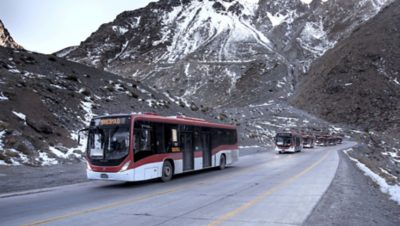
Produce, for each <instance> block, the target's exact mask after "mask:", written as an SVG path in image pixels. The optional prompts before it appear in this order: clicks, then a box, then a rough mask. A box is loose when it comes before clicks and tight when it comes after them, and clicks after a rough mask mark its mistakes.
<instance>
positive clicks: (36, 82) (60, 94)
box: [0, 47, 207, 165]
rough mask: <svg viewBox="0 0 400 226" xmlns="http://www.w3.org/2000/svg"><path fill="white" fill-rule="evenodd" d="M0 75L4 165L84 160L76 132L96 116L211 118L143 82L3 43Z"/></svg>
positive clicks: (0, 154) (0, 142)
mask: <svg viewBox="0 0 400 226" xmlns="http://www.w3.org/2000/svg"><path fill="white" fill-rule="evenodd" d="M0 75H1V76H0V106H1V107H0V164H14V165H18V164H28V165H46V164H55V163H57V162H60V161H64V159H69V160H74V159H80V158H81V156H82V152H83V151H84V147H83V145H82V146H78V144H77V141H76V138H77V135H76V132H77V130H79V129H81V128H84V127H85V126H87V125H88V122H89V120H90V119H91V117H93V115H102V114H113V113H129V112H157V113H160V114H163V115H176V114H177V113H183V114H186V115H191V116H201V117H207V116H204V115H203V114H202V113H200V110H199V111H198V112H194V111H191V110H190V109H189V108H184V107H181V106H179V105H178V104H177V103H175V100H173V99H169V98H167V97H165V96H164V95H160V94H158V93H154V92H153V91H152V90H151V89H149V88H147V87H146V86H145V85H143V84H141V83H140V82H135V81H132V79H129V80H128V79H125V78H123V77H120V76H118V75H115V74H111V73H107V72H104V71H100V70H96V69H94V68H90V67H87V66H84V65H81V64H78V63H74V62H70V61H67V60H64V59H61V58H58V57H56V56H53V55H42V54H38V53H32V52H28V51H25V50H16V49H11V48H3V47H0ZM83 143H84V142H82V144H83Z"/></svg>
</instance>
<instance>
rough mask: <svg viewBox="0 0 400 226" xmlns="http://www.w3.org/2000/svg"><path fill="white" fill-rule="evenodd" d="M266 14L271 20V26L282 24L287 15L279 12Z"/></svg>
mask: <svg viewBox="0 0 400 226" xmlns="http://www.w3.org/2000/svg"><path fill="white" fill-rule="evenodd" d="M267 16H268V19H269V20H270V21H271V23H272V26H273V27H275V26H278V25H280V24H282V23H283V22H285V20H286V18H287V17H288V15H282V14H279V13H278V14H275V15H272V14H271V13H270V12H267Z"/></svg>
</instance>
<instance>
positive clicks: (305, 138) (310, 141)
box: [303, 135, 315, 148]
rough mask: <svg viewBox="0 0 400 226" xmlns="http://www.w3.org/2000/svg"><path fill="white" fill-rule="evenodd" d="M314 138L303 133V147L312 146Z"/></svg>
mask: <svg viewBox="0 0 400 226" xmlns="http://www.w3.org/2000/svg"><path fill="white" fill-rule="evenodd" d="M314 140H315V137H314V136H312V135H303V148H314Z"/></svg>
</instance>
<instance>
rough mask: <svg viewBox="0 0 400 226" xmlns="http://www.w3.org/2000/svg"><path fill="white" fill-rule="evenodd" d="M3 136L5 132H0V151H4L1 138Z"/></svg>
mask: <svg viewBox="0 0 400 226" xmlns="http://www.w3.org/2000/svg"><path fill="white" fill-rule="evenodd" d="M4 134H6V131H5V130H3V131H0V151H2V150H3V149H4V144H3V136H4Z"/></svg>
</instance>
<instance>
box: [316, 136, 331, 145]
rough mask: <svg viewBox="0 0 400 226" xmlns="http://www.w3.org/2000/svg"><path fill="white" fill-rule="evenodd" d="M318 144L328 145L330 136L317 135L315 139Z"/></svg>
mask: <svg viewBox="0 0 400 226" xmlns="http://www.w3.org/2000/svg"><path fill="white" fill-rule="evenodd" d="M315 144H316V145H317V146H328V144H329V138H328V137H327V136H317V137H316V140H315Z"/></svg>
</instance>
